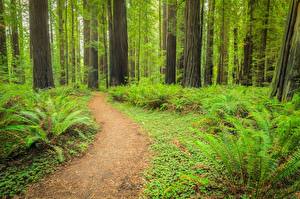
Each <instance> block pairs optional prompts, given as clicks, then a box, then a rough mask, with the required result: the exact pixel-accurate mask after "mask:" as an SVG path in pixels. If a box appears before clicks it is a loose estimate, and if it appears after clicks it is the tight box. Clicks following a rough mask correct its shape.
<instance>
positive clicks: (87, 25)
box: [83, 0, 110, 83]
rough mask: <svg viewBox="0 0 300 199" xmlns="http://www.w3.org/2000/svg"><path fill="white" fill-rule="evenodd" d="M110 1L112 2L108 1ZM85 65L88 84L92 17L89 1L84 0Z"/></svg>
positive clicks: (85, 78)
mask: <svg viewBox="0 0 300 199" xmlns="http://www.w3.org/2000/svg"><path fill="white" fill-rule="evenodd" d="M108 1H110V0H108ZM83 12H84V17H83V43H84V52H83V56H84V57H83V64H84V82H85V83H87V76H88V66H89V57H90V56H89V51H90V50H89V45H90V16H89V4H88V0H83Z"/></svg>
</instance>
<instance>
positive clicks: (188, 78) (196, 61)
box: [182, 0, 201, 87]
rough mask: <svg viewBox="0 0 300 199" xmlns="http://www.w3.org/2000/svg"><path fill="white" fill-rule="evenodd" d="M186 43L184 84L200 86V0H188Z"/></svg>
mask: <svg viewBox="0 0 300 199" xmlns="http://www.w3.org/2000/svg"><path fill="white" fill-rule="evenodd" d="M185 20H186V28H185V37H186V38H185V45H184V74H183V81H182V84H183V86H186V87H200V86H201V78H200V77H201V76H200V59H201V57H200V55H201V53H200V51H201V41H200V36H199V35H200V1H195V0H187V1H186V11H185Z"/></svg>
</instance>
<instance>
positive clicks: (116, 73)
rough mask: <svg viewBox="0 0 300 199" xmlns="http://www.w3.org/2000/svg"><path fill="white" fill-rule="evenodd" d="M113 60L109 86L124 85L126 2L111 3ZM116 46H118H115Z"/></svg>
mask: <svg viewBox="0 0 300 199" xmlns="http://www.w3.org/2000/svg"><path fill="white" fill-rule="evenodd" d="M113 44H114V45H113V52H114V53H113V59H114V63H113V65H112V67H111V78H110V84H111V85H112V86H117V85H122V84H126V83H127V81H128V33H127V14H126V0H114V1H113ZM117 44H118V45H117Z"/></svg>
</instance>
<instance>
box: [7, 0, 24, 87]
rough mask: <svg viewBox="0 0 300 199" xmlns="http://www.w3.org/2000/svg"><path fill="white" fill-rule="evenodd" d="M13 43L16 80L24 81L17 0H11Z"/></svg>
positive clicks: (13, 66) (18, 81)
mask: <svg viewBox="0 0 300 199" xmlns="http://www.w3.org/2000/svg"><path fill="white" fill-rule="evenodd" d="M10 4H11V9H10V12H11V45H12V72H13V76H14V82H16V83H24V82H22V78H21V77H22V72H23V71H22V68H21V65H20V46H19V32H18V17H17V3H16V0H11V1H10Z"/></svg>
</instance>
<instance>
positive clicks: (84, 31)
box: [83, 0, 90, 83]
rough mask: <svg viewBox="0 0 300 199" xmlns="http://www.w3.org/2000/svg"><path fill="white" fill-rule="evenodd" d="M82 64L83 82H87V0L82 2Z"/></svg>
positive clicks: (88, 18)
mask: <svg viewBox="0 0 300 199" xmlns="http://www.w3.org/2000/svg"><path fill="white" fill-rule="evenodd" d="M83 12H84V17H83V43H84V52H83V64H84V82H85V83H86V82H87V76H88V66H89V51H90V50H89V44H90V16H89V4H88V0H83Z"/></svg>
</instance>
